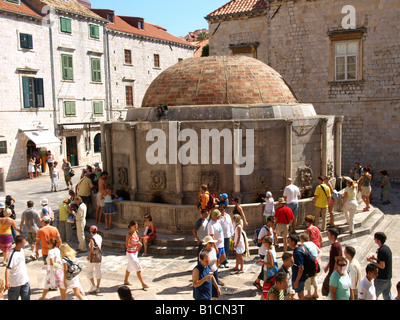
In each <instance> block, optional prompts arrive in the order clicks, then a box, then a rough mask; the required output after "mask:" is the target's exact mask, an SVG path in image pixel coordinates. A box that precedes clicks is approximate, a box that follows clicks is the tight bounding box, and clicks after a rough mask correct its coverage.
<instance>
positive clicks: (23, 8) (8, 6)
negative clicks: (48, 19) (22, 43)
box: [0, 0, 43, 18]
mask: <svg viewBox="0 0 400 320" xmlns="http://www.w3.org/2000/svg"><path fill="white" fill-rule="evenodd" d="M0 10H7V11H11V12H15V13H20V14H24V15H28V16H32V17H37V18H43V17H42V16H41V15H40V14H39V13H37V12H36V11H35V10H33V9H31V8H30V7H29V6H27V5H26V4H25V3H24V2H22V1H21V4H14V3H11V2H7V1H4V0H0Z"/></svg>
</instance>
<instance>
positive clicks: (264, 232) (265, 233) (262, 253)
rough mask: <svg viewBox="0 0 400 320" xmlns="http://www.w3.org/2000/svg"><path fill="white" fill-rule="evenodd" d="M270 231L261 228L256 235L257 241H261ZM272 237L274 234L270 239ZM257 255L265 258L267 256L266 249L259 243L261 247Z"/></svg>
mask: <svg viewBox="0 0 400 320" xmlns="http://www.w3.org/2000/svg"><path fill="white" fill-rule="evenodd" d="M270 231H271V230H269V231H268V229H267V228H264V227H262V228H261V230H260V233H259V234H258V239H259V240H261V239H262V238H264V237H265V236H267V235H268V233H269V232H270ZM273 236H274V234H273V233H271V235H270V237H272V238H273ZM258 254H259V255H260V256H265V255H266V254H267V248H266V247H265V246H264V245H263V244H262V243H261V247H259V248H258Z"/></svg>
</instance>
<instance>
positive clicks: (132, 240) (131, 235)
mask: <svg viewBox="0 0 400 320" xmlns="http://www.w3.org/2000/svg"><path fill="white" fill-rule="evenodd" d="M128 228H129V232H128V234H127V235H126V242H125V244H126V257H127V259H128V266H127V268H126V272H125V280H124V285H127V286H129V285H131V283H130V282H129V281H128V278H129V275H130V273H131V272H132V271H136V274H137V277H138V279H139V281H140V282H141V283H142V287H143V289H147V288H148V287H149V286H148V285H147V284H145V283H144V281H143V278H142V267H141V265H140V262H139V258H138V252H139V250H140V248H141V247H142V244H141V242H140V239H139V234H138V224H137V223H136V221H134V220H132V221H131V222H130V223H129V225H128Z"/></svg>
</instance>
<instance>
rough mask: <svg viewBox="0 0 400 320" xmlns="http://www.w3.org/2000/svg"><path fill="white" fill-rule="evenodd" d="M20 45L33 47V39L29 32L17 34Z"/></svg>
mask: <svg viewBox="0 0 400 320" xmlns="http://www.w3.org/2000/svg"><path fill="white" fill-rule="evenodd" d="M19 42H20V47H21V48H24V49H33V39H32V35H31V34H27V33H20V34H19Z"/></svg>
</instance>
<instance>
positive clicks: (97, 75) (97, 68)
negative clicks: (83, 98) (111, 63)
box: [91, 58, 101, 82]
mask: <svg viewBox="0 0 400 320" xmlns="http://www.w3.org/2000/svg"><path fill="white" fill-rule="evenodd" d="M91 64H92V81H93V82H101V63H100V59H97V58H92V59H91Z"/></svg>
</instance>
